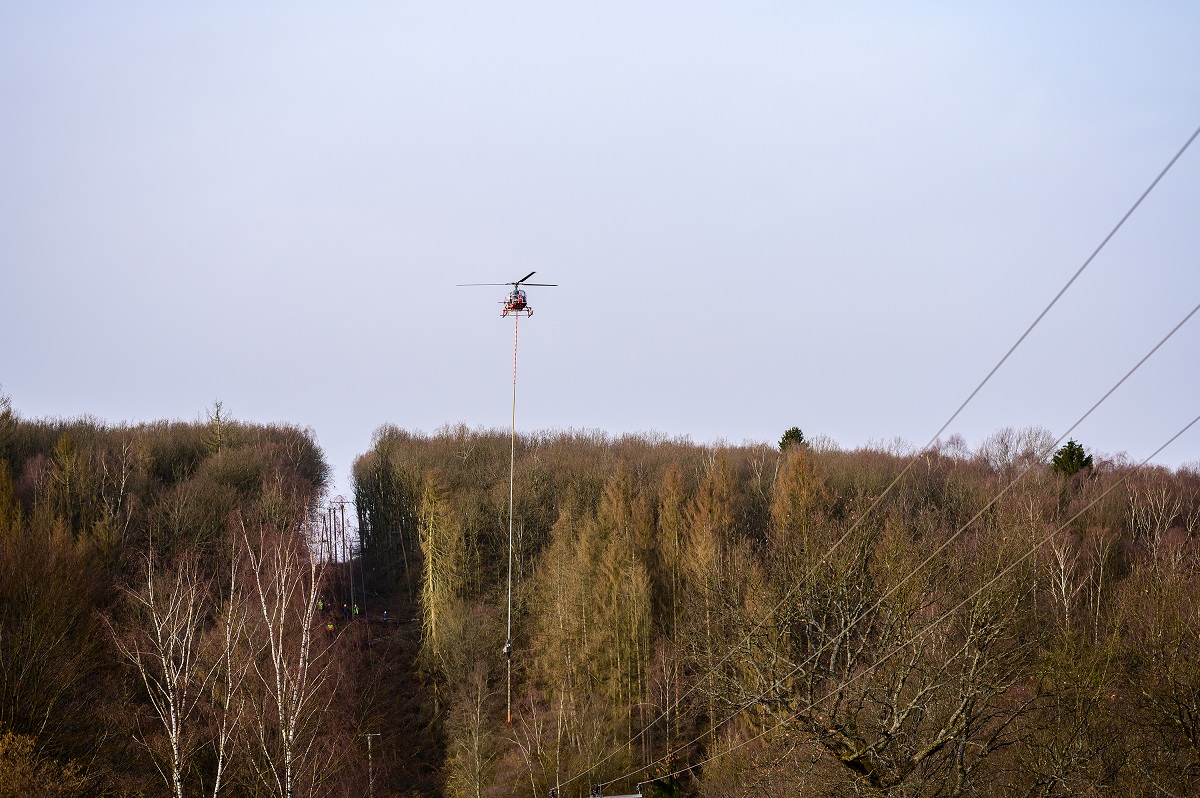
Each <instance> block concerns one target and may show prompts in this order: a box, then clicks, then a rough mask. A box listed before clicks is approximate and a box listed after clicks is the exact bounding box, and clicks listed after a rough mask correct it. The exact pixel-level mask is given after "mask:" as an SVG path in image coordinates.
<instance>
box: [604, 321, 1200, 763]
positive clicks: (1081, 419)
mask: <svg viewBox="0 0 1200 798" xmlns="http://www.w3.org/2000/svg"><path fill="white" fill-rule="evenodd" d="M1197 311H1200V303H1197V304H1196V305H1195V307H1193V308H1192V309H1191V311H1189V312H1188V314H1187V315H1186V316H1184V317H1183V318H1182V319H1180V321H1179V322H1178V323H1176V325H1175V326H1174V327H1172V328H1171V330H1170V331H1169V332H1168V333H1167V334H1166V335H1164V336H1163V337H1162V338H1160V339H1159V341H1158V343H1156V344H1155V345H1154V347H1153V348H1151V349H1150V351H1149V352H1147V353H1146V354H1145V355H1143V356H1142V358H1141V359H1140V360H1139V361H1138V362H1137V363H1136V364H1134V366H1133V368H1131V369H1129V371H1127V372H1125V375H1124V376H1123V377H1121V379H1119V380H1117V382H1116V383H1115V384H1114V385H1113V386H1112V387H1111V388H1109V389H1108V391H1106V392H1105V393H1104V395H1103V396H1101V397H1100V398H1099V399H1097V400H1096V402H1095V403H1094V404H1093V405H1092V406H1091V407H1090V408H1088V410H1087V412H1085V413H1084V414H1083V415H1082V416H1080V417H1079V418H1078V420H1076V421H1075V423H1074V424H1072V425H1071V426H1070V427H1069V428H1068V429H1067V430H1066V431H1065V432H1063V433H1062V435H1060V436H1059V437H1058V439H1057V440H1056V441H1054V443H1053V444H1051V445H1050V447H1049V448H1050V449H1051V450H1053V449H1054V448H1056V447H1057V446H1058V445H1059V444H1061V443H1062V442H1063V440H1065V439H1066V438H1067V436H1068V435H1070V434H1071V433H1072V432H1074V431H1075V428H1076V427H1078V426H1079V425H1080V424H1082V423H1083V422H1084V421H1085V420H1086V419H1087V418H1088V416H1090V415H1091V414H1092V413H1093V412H1095V410H1096V409H1097V408H1098V407H1100V405H1102V404H1103V403H1104V402H1105V400H1107V399H1108V398H1109V397H1110V396H1112V395H1113V393H1115V392H1116V390H1117V389H1118V388H1120V387H1121V386H1122V385H1123V384H1124V383H1125V381H1126V380H1128V379H1129V378H1130V377H1132V376H1133V374H1134V372H1136V371H1137V370H1138V369H1140V368H1141V367H1142V365H1143V364H1144V363H1145V362H1146V361H1147V360H1149V359H1150V358H1151V357H1152V356H1153V355H1154V353H1155V352H1157V351H1158V350H1159V349H1160V348H1161V347H1162V346H1163V344H1165V343H1166V342H1167V341H1169V340H1170V339H1171V337H1172V336H1174V335H1175V333H1176V332H1178V331H1179V329H1180V328H1181V327H1183V325H1184V324H1186V323H1187V322H1188V320H1189V319H1191V318H1192V316H1194V315H1195V314H1196V312H1197ZM1192 423H1195V422H1192ZM1190 426H1191V424H1188V426H1187V427H1184V429H1183V430H1180V432H1179V433H1178V434H1176V435H1175V436H1174V437H1172V438H1171V440H1170V441H1168V442H1167V443H1165V444H1163V445H1162V446H1161V447H1159V449H1158V450H1156V451H1155V452H1154V454H1152V455H1151V457H1154V456H1155V455H1157V454H1158V453H1159V452H1161V451H1162V450H1163V449H1164V448H1166V446H1167V445H1169V444H1170V443H1171V442H1172V441H1174V440H1175V438H1177V437H1179V435H1181V434H1183V432H1184V431H1185V430H1186V429H1187V428H1188V427H1190ZM915 461H916V456H914V457H913V459H912V460H911V461H910V464H911V463H912V462H915ZM1039 462H1040V461H1036V460H1035V461H1033V462H1030V463H1028V464H1027V465H1026V466H1025V468H1024V469H1022V470H1021V472H1020V473H1019V474H1017V476H1016V477H1014V478H1013V479H1012V480H1011V481H1010V482H1009V483H1008V484H1007V485H1005V486H1004V487H1003V488H1002V489H1001V490H1000V492H999V493H997V494H996V495H995V496H993V497H992V499H991V501H989V502H988V503H987V504H986V505H984V506H983V508H981V509H980V510H979V512H977V513H976V514H975V515H974V516H972V517H971V519H970V520H969V521H967V522H966V523H965V524H963V525H962V526H961V527H959V529H958V530H957V531H956V532H954V534H952V535H950V536H949V537H947V538H946V539H945V540H944V541H942V542H941V543H940V544H939V545H938V546H937V547H935V548H934V549H933V551H932V552H930V553H929V555H928V556H927V557H926V558H925V559H924V560H922V561H921V562H920V563H919V564H918V565H917V566H916V567H915V568H913V569H912V571H910V572H909V573H908V575H906V576H905V577H904V578H903V579H901V580H900V581H899V582H897V583H895V584H894V585H893V586H892V587H891V588H889V589H888V591H887V592H885V593H884V594H883V595H882V596H880V597H879V598H878V599H877V600H876V601H875V603H874V604H872V605H871V606H870V607H869V608H867V609H866V610H864V611H863V612H861V613H859V614H858V615H857V616H856V617H855V618H854V619H853V620H851V622H850V623H849V624H847V626H846V628H845V629H843V630H842V631H841V632H840V633H839V634H837V635H836V636H834V637H833V638H832V639H831V640H829V641H827V642H826V643H825V644H824V645H822V646H821V647H820V648H818V649H817V650H816V651H814V652H813V653H812V654H810V655H809V656H808V658H807V659H805V660H804V661H802V662H801V663H799V664H798V665H796V666H795V667H794V668H792V670H790V671H789V672H788V673H786V674H784V675H783V676H782V677H781V678H779V679H778V680H776V681H775V682H774V683H773V684H771V685H769V686H768V687H767V688H766V690H764V691H762V692H761V693H759V694H758V695H757V696H755V698H753V699H752V700H750V701H749V702H746V703H745V704H744V705H743V706H741V707H739V708H738V710H737V711H735V712H734V713H733V714H732V715H729V716H728V717H726V718H725V719H724V720H722V721H721V722H720V723H717V724H716V725H715V726H713V727H711V728H710V729H709V730H708V731H706V732H705V733H704V734H703V735H701V736H700V737H697V738H696V739H695V740H692V741H691V742H689V743H687V744H686V745H683V746H680V747H678V748H675V749H673V750H672V751H670V752H668V753H667V754H666V755H665V756H664V757H662V758H660V759H657V760H655V761H654V762H651V763H650V764H649V765H645V766H643V767H642V768H639V769H637V770H633V771H630V772H629V773H626V774H625V775H623V776H618V777H617V778H615V779H611V780H609V781H606V782H604V784H605V785H607V784H612V783H614V782H616V781H621V780H622V779H626V778H629V776H631V775H633V774H635V773H641V772H642V771H643V770H645V769H647V768H650V767H653V766H654V765H656V764H658V763H659V762H661V761H663V760H664V759H666V758H668V757H670V756H672V755H674V754H677V753H679V752H680V751H682V750H684V749H686V748H688V747H690V746H692V745H694V744H695V743H696V742H698V741H699V740H701V739H703V738H704V737H705V736H707V735H708V734H711V732H712V731H713V730H714V729H717V728H720V727H721V726H724V725H725V724H726V723H728V722H729V721H730V720H732V719H733V718H735V717H737V716H738V715H739V714H741V713H742V712H743V711H744V710H746V709H747V708H748V707H750V706H753V705H754V704H755V703H757V702H758V701H759V700H761V699H762V698H764V697H765V696H766V695H767V694H768V693H769V692H771V691H773V690H775V689H776V688H777V687H779V686H781V685H782V684H783V683H784V682H786V681H787V680H788V679H790V678H791V677H792V676H794V675H795V674H796V673H797V672H799V671H800V669H801V668H803V667H804V666H805V665H808V664H809V663H810V662H812V661H813V660H814V659H815V658H816V657H817V656H819V655H820V654H821V653H822V652H824V651H825V650H826V649H827V648H828V647H829V646H830V645H832V644H834V643H836V642H837V641H838V640H840V639H841V638H842V637H843V636H844V635H845V634H846V633H847V632H848V631H849V630H850V629H852V628H854V626H855V625H857V624H858V623H859V621H861V620H863V619H864V618H866V617H867V616H868V615H870V614H871V613H872V612H874V611H875V610H877V609H878V608H879V607H880V606H881V605H882V604H883V602H884V601H886V600H887V599H888V598H890V597H891V596H892V595H893V594H894V593H895V592H896V591H897V590H899V589H900V588H901V587H902V586H903V585H904V584H906V583H907V582H908V581H909V580H910V579H912V578H913V577H914V576H916V575H917V574H918V573H920V572H921V571H922V570H923V569H924V568H925V566H927V565H929V563H931V562H933V560H934V558H935V557H937V555H938V554H939V553H941V552H942V551H943V550H944V549H945V548H946V547H947V546H949V545H950V544H951V543H953V542H954V541H955V540H956V539H957V538H958V537H959V536H960V535H962V533H963V532H965V531H966V530H967V529H968V528H969V527H970V526H971V525H972V524H973V523H975V522H976V521H977V520H979V518H980V517H982V516H983V514H984V513H986V512H987V511H988V510H989V509H990V508H991V507H992V505H994V504H995V503H996V502H997V501H999V500H1000V499H1001V498H1003V497H1004V495H1005V494H1006V493H1008V491H1009V490H1011V489H1012V488H1013V487H1015V486H1016V485H1017V484H1018V483H1019V482H1020V481H1021V480H1022V479H1024V478H1025V475H1026V474H1028V473H1029V472H1030V471H1032V470H1033V468H1034V467H1035V466H1037V465H1039ZM1089 506H1090V505H1089ZM860 523H861V518H860V520H859V521H858V522H856V523H855V525H854V526H853V527H852V530H853V529H854V528H857V527H858V525H859V524H860ZM847 534H849V533H847ZM841 540H845V536H843V537H842V538H841ZM839 542H840V541H839ZM1041 545H1042V544H1038V546H1037V547H1035V550H1036V548H1040V547H1041ZM1022 559H1024V558H1022ZM823 561H824V559H823V558H822V562H823ZM812 573H813V572H812V571H811V570H810V571H809V573H808V574H807V575H806V579H807V578H808V577H811V576H812ZM800 584H802V583H800V582H797V583H796V585H795V586H793V588H792V589H791V590H789V591H788V594H787V596H786V597H785V600H786V599H787V598H789V597H790V596H791V595H792V594H793V593H794V591H795V589H796V587H798V586H799V585H800ZM782 605H783V602H780V603H779V604H776V605H775V607H774V608H773V609H772V614H774V613H775V612H776V611H778V609H779V608H780V607H781V606H782ZM960 606H961V605H960ZM759 623H760V624H761V623H762V622H759ZM757 629H758V625H756V626H755V629H753V630H751V634H753V633H754V631H757ZM914 639H915V638H914ZM748 640H749V637H747V641H748ZM735 650H737V649H731V650H730V652H729V655H727V656H726V657H725V658H724V659H723V660H722V663H724V662H725V661H727V660H728V657H729V656H730V655H732V654H733V652H734V651H735ZM889 656H890V655H889ZM714 671H715V669H714ZM706 675H707V674H706Z"/></svg>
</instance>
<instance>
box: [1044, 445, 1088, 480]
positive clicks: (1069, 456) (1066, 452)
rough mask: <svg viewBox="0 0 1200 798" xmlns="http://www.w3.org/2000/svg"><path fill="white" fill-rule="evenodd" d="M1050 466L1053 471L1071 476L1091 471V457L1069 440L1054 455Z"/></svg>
mask: <svg viewBox="0 0 1200 798" xmlns="http://www.w3.org/2000/svg"><path fill="white" fill-rule="evenodd" d="M1052 463H1053V465H1052V466H1051V467H1052V468H1053V469H1054V470H1055V471H1057V472H1058V473H1060V474H1062V475H1064V476H1068V477H1069V476H1072V475H1074V474H1077V473H1079V472H1080V471H1082V470H1083V469H1085V468H1086V469H1088V470H1089V471H1090V470H1091V469H1092V456H1091V455H1090V454H1086V453H1085V452H1084V449H1083V447H1082V446H1080V445H1079V444H1078V443H1076V442H1075V439H1074V438H1071V439H1070V440H1068V441H1067V442H1066V443H1064V444H1063V445H1062V448H1060V449H1059V450H1058V451H1057V452H1055V453H1054V459H1053V461H1052Z"/></svg>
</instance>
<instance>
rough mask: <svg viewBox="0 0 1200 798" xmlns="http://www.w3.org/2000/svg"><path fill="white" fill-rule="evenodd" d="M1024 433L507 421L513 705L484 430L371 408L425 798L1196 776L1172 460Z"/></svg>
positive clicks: (361, 488) (1047, 785) (1110, 789)
mask: <svg viewBox="0 0 1200 798" xmlns="http://www.w3.org/2000/svg"><path fill="white" fill-rule="evenodd" d="M1049 437H1050V436H1048V435H1047V434H1046V433H1044V431H1038V430H1026V431H1022V432H1013V431H1011V430H1005V431H1002V432H1000V433H997V434H996V435H994V436H993V437H992V438H990V439H989V440H988V441H986V442H985V443H984V444H983V445H982V446H981V447H980V449H979V450H977V451H968V450H967V449H966V448H965V447H964V446H962V444H961V442H958V443H955V444H954V445H947V446H943V447H941V448H940V449H938V450H936V451H932V452H928V453H924V454H916V453H912V452H905V451H903V450H898V451H886V450H883V448H882V447H881V448H869V449H863V450H857V451H842V450H839V449H838V448H837V447H835V446H832V445H830V444H829V443H828V442H822V441H817V442H816V443H815V444H813V443H809V442H805V441H804V437H803V435H802V434H800V431H799V430H794V431H789V433H788V434H787V435H785V436H784V439H783V441H782V442H781V443H780V446H778V447H777V446H768V445H761V446H698V445H694V444H691V443H689V442H686V441H675V440H663V439H653V438H647V437H643V436H626V437H620V438H608V437H605V436H604V435H602V434H590V433H570V432H566V433H545V434H538V435H533V436H520V437H518V439H517V442H516V453H515V458H516V470H515V486H514V487H515V490H514V496H515V512H514V518H515V524H514V528H513V562H512V569H513V585H514V591H513V596H512V606H513V622H512V624H513V628H512V645H513V653H512V660H511V663H512V687H511V705H512V722H511V724H510V723H508V722H506V715H507V704H508V701H509V692H508V689H507V671H506V659H505V655H504V652H503V650H502V649H503V647H504V644H505V641H506V636H507V629H506V603H507V595H506V589H505V587H506V577H507V569H508V535H509V530H508V501H509V455H510V451H509V446H510V441H509V436H508V435H507V434H506V433H498V432H495V433H494V432H480V431H473V430H468V429H466V428H462V427H460V428H457V429H445V430H442V431H441V432H439V433H438V434H435V435H432V436H426V435H417V434H412V433H409V432H405V431H403V430H400V429H396V428H391V427H388V428H384V429H382V430H380V432H379V433H378V435H377V439H376V442H375V445H374V447H373V449H372V450H371V451H370V452H369V453H367V454H366V455H364V456H362V457H361V458H360V459H359V460H358V461H357V463H356V465H355V471H354V478H355V484H356V499H357V505H358V510H359V514H360V524H361V529H362V534H363V540H364V545H365V552H366V558H367V562H368V563H369V564H370V567H371V568H372V569H374V570H375V571H376V572H377V573H379V574H380V575H381V577H383V578H384V580H383V581H385V582H386V584H388V585H390V586H391V587H390V589H391V590H393V591H397V592H402V593H404V594H407V595H409V596H411V597H412V598H413V600H414V601H415V602H416V604H417V605H418V606H419V607H420V609H421V619H422V634H421V650H420V654H419V657H418V660H417V666H418V668H419V669H420V672H421V674H422V678H423V679H424V684H425V689H426V691H427V694H428V697H429V700H431V701H432V702H433V705H434V710H433V712H434V717H435V719H436V724H437V726H438V728H439V729H440V733H441V734H442V735H443V736H444V746H445V759H444V763H443V765H442V782H441V784H442V787H443V789H444V790H445V793H446V794H447V795H454V796H480V795H489V796H491V795H494V796H500V795H529V796H545V795H548V794H550V793H549V791H550V790H551V789H552V788H557V790H558V794H559V795H563V796H568V795H587V794H588V793H589V790H590V789H591V785H592V784H603V785H604V793H605V794H609V795H612V794H618V793H624V792H630V791H632V790H633V789H634V787H635V784H636V783H637V782H650V781H652V780H654V779H656V778H657V779H658V781H656V782H654V783H653V784H650V783H645V784H643V786H642V789H643V791H644V793H645V794H648V795H649V794H654V793H655V792H657V794H672V793H682V794H687V795H702V796H713V797H714V798H715V797H716V796H742V795H745V796H751V795H773V796H789V795H794V796H800V795H804V796H812V795H828V796H840V795H868V796H885V795H886V796H952V795H977V796H984V795H987V796H991V795H996V796H1000V795H1006V796H1007V795H1029V796H1060V795H1081V794H1089V795H1091V794H1095V795H1123V796H1125V795H1167V794H1171V795H1185V794H1195V793H1196V792H1197V790H1198V789H1200V668H1198V667H1197V664H1196V663H1197V662H1198V661H1200V539H1198V535H1200V473H1198V472H1197V471H1196V470H1195V469H1180V470H1178V471H1177V472H1171V471H1169V470H1166V469H1163V468H1158V467H1137V466H1136V465H1134V464H1132V463H1129V462H1124V461H1121V460H1116V461H1104V460H1101V461H1097V462H1093V458H1092V456H1091V455H1088V454H1086V452H1085V451H1084V449H1083V447H1082V446H1080V445H1079V444H1077V443H1075V442H1074V441H1071V442H1069V443H1068V444H1067V445H1064V446H1062V447H1061V448H1059V449H1058V451H1057V452H1054V453H1053V455H1054V456H1053V457H1051V456H1050V455H1051V454H1052V452H1051V451H1050V449H1049V448H1048V447H1047V444H1048V442H1049V441H1048V439H1049ZM892 448H894V449H895V448H897V447H892ZM681 771H682V772H681ZM670 774H675V775H673V776H671V777H670V778H661V777H663V776H669V775H670Z"/></svg>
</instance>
